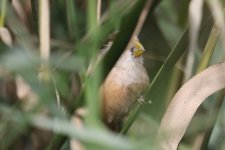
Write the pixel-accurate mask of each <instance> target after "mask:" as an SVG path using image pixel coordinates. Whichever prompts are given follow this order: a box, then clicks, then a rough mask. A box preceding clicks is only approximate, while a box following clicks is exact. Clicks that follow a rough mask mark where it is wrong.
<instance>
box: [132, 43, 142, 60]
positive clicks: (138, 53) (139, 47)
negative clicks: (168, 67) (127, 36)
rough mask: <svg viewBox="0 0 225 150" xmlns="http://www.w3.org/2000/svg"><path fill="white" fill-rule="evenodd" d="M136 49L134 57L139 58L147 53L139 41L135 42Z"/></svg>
mask: <svg viewBox="0 0 225 150" xmlns="http://www.w3.org/2000/svg"><path fill="white" fill-rule="evenodd" d="M135 48H136V50H135V51H134V52H133V55H134V57H139V56H141V55H142V54H143V53H144V52H145V49H144V47H143V46H142V45H141V43H140V42H138V41H135Z"/></svg>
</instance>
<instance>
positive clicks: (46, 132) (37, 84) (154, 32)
mask: <svg viewBox="0 0 225 150" xmlns="http://www.w3.org/2000/svg"><path fill="white" fill-rule="evenodd" d="M98 2H99V1H97V0H66V1H63V0H50V1H49V11H50V43H49V44H50V56H49V58H48V59H47V60H43V58H42V57H41V54H40V44H41V43H40V41H41V37H40V34H39V33H40V32H41V30H40V24H41V22H40V18H41V17H46V16H41V13H40V12H41V11H43V10H44V8H42V7H43V3H42V2H41V0H39V1H37V0H36V1H35V0H1V1H0V8H1V13H0V21H1V22H0V29H1V30H0V119H1V121H0V149H69V145H70V144H69V143H70V142H71V139H72V138H75V139H77V140H78V141H79V142H78V143H79V144H81V145H83V147H84V148H86V149H151V148H152V146H153V140H154V137H155V134H156V131H157V127H158V125H159V123H160V120H161V118H162V116H163V114H164V112H165V111H166V107H167V106H168V104H169V102H170V100H171V99H172V97H173V96H174V94H175V93H176V92H177V90H178V89H179V88H180V87H181V86H182V85H183V84H184V82H185V81H184V80H185V76H186V72H185V67H186V61H187V57H190V55H189V51H188V50H189V48H190V41H191V40H190V38H191V37H192V36H189V35H190V33H191V32H189V31H191V30H192V29H191V28H190V22H192V21H193V20H192V19H193V18H191V17H189V15H188V14H189V7H190V0H183V1H180V0H152V1H151V6H150V8H149V11H148V15H147V17H146V19H145V22H144V24H143V27H142V28H141V31H140V34H139V35H138V37H139V39H140V41H141V43H142V44H143V46H144V47H145V49H146V53H145V54H144V58H145V61H144V62H145V64H144V65H145V67H146V69H147V71H148V74H149V76H150V81H151V87H150V89H149V91H148V93H147V94H146V100H150V101H151V104H144V105H140V104H137V105H135V106H134V109H133V111H132V112H131V113H130V115H129V116H128V117H127V120H128V121H125V122H124V128H123V134H125V135H123V136H121V135H115V134H114V133H111V132H109V131H107V130H106V128H105V127H104V126H103V125H102V123H101V121H100V115H99V97H98V94H96V93H98V89H99V87H100V85H101V83H102V82H103V81H104V78H105V77H106V75H107V74H108V73H109V71H110V70H111V68H112V67H113V65H114V64H115V62H116V61H117V59H118V58H119V56H120V55H121V54H122V52H123V50H124V49H125V48H126V46H127V43H128V41H129V39H130V37H131V35H132V33H133V31H134V29H135V27H136V25H137V22H138V19H139V16H140V14H141V12H142V11H143V10H144V7H145V4H146V2H148V0H139V1H138V0H123V1H121V0H104V1H101V3H102V5H101V17H100V23H99V24H98V23H97V21H96V17H97V15H96V14H97V3H98ZM214 2H215V3H216V2H218V4H219V6H220V7H219V8H218V5H216V4H215V3H213V2H210V0H208V1H207V0H205V1H203V8H202V10H196V12H195V13H196V16H198V15H200V14H199V13H200V12H202V19H201V24H200V26H199V27H197V29H198V30H199V32H197V33H196V34H197V35H198V37H197V40H196V41H195V42H196V43H197V46H196V47H195V51H194V53H193V54H192V55H191V57H193V58H194V63H193V66H191V71H192V74H191V76H194V75H195V74H196V73H197V72H198V69H199V68H200V66H203V67H202V68H201V69H200V70H203V69H205V68H206V67H207V66H208V65H211V64H215V63H218V62H221V61H223V59H224V45H223V43H224V41H223V38H220V36H219V35H220V33H221V34H222V33H223V32H222V31H223V30H222V31H220V30H219V29H218V28H219V27H220V26H219V25H217V24H216V23H217V22H218V19H217V18H218V16H217V15H218V14H216V13H214V11H215V9H218V10H222V12H223V10H224V5H223V3H224V2H223V1H222V0H221V1H219V0H215V1H214ZM220 12H221V11H220ZM222 16H223V17H222V19H224V13H222ZM46 21H47V20H46ZM219 21H220V22H224V20H219ZM218 26H219V27H218ZM223 28H224V27H223V26H222V29H223ZM212 29H215V30H216V31H215V32H213V33H212V32H211V30H212ZM117 31H119V33H118V35H117V37H116V39H115V42H114V44H113V46H112V48H111V49H110V51H109V53H108V54H107V55H106V56H105V58H104V59H103V60H102V61H101V62H100V63H99V64H98V65H97V67H96V68H94V70H93V73H92V74H91V75H90V76H87V75H86V70H87V68H88V64H89V63H90V62H91V60H96V57H97V56H98V54H99V51H100V48H101V47H102V44H103V43H104V41H105V40H106V39H107V36H109V35H110V34H111V33H113V32H117ZM209 39H211V40H209ZM207 44H208V45H210V47H209V48H206V47H207V46H206V45H207ZM204 60H205V63H203V62H204ZM162 66H163V67H162ZM160 68H161V69H160ZM20 92H21V93H20ZM224 93H225V92H224V91H220V92H218V93H216V94H214V95H212V96H210V97H209V98H208V100H207V101H206V102H205V103H204V104H203V105H202V106H201V107H200V108H199V110H198V111H197V113H196V114H195V116H194V118H193V119H192V122H191V124H190V126H189V128H188V130H187V132H186V134H185V136H184V138H183V139H182V141H181V143H180V146H179V149H182V150H185V149H202V150H203V149H204V150H205V149H210V150H220V149H221V150H222V149H225V145H224V143H225V138H224V137H225V133H224V129H225V119H224V115H225V109H224V104H223V99H224ZM81 107H82V108H84V107H85V108H86V109H87V110H88V112H89V113H88V115H84V116H83V113H82V115H81V116H80V114H79V113H78V112H77V111H78V110H79V109H80V108H81ZM77 113H78V115H77ZM181 115H182V114H181ZM76 116H78V118H80V117H81V118H82V125H81V127H80V126H79V125H77V124H76V123H75V125H74V124H72V123H71V117H72V118H74V117H75V118H76ZM127 131H128V132H127ZM80 142H81V143H80ZM152 149H153V148H152Z"/></svg>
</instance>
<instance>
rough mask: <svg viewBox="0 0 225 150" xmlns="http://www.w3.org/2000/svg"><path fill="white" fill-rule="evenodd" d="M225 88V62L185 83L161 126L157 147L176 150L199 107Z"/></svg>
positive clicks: (172, 102)
mask: <svg viewBox="0 0 225 150" xmlns="http://www.w3.org/2000/svg"><path fill="white" fill-rule="evenodd" d="M224 87H225V62H224V63H220V64H216V65H213V66H211V67H209V68H208V69H206V70H204V71H202V72H201V73H199V74H198V75H196V76H195V77H193V78H192V79H191V80H189V81H188V82H187V83H185V84H184V85H183V86H182V87H181V88H180V90H179V91H178V92H177V93H176V95H175V96H174V98H173V99H172V101H171V103H170V105H169V107H168V109H167V111H166V113H165V115H164V117H163V119H162V122H161V124H160V127H159V130H158V136H157V146H159V147H160V149H163V150H176V149H177V146H178V144H179V142H180V140H181V138H182V137H183V135H184V133H185V131H186V129H187V126H188V125H189V123H190V121H191V119H192V117H193V115H194V113H195V112H196V110H197V109H198V107H199V105H200V104H201V103H202V102H203V101H204V100H205V99H206V98H207V97H208V96H210V95H211V94H213V93H215V92H216V91H218V90H220V89H222V88H224Z"/></svg>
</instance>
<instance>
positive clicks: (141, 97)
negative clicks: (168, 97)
mask: <svg viewBox="0 0 225 150" xmlns="http://www.w3.org/2000/svg"><path fill="white" fill-rule="evenodd" d="M137 101H138V102H139V103H140V104H151V103H152V101H151V100H149V101H148V102H147V101H145V98H144V96H143V95H140V96H138V98H137Z"/></svg>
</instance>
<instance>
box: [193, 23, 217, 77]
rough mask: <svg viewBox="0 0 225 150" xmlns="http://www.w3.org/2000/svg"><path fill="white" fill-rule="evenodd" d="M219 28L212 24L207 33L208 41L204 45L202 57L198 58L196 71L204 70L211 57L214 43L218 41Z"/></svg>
mask: <svg viewBox="0 0 225 150" xmlns="http://www.w3.org/2000/svg"><path fill="white" fill-rule="evenodd" d="M219 34H220V30H219V28H218V27H217V26H216V25H215V24H214V26H213V28H212V31H211V33H210V35H209V39H208V42H207V44H206V46H205V49H204V51H203V54H202V58H201V60H200V63H199V65H198V69H197V73H199V72H200V71H202V70H204V69H205V68H206V67H207V66H208V65H209V61H210V58H211V57H212V54H213V52H214V50H215V47H216V44H217V42H218V38H219Z"/></svg>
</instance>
